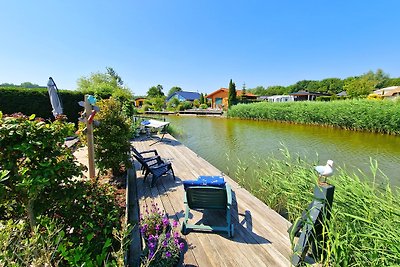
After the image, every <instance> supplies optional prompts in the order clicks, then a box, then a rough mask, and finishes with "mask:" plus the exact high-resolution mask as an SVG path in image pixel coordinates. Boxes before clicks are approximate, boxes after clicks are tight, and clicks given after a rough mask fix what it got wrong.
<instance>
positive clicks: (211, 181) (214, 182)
mask: <svg viewBox="0 0 400 267" xmlns="http://www.w3.org/2000/svg"><path fill="white" fill-rule="evenodd" d="M192 186H214V187H220V188H224V187H225V180H224V177H222V176H199V178H197V180H186V181H183V187H184V189H186V188H188V187H192Z"/></svg>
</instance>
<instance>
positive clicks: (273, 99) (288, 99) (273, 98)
mask: <svg viewBox="0 0 400 267" xmlns="http://www.w3.org/2000/svg"><path fill="white" fill-rule="evenodd" d="M260 99H262V100H267V101H268V102H292V101H294V96H292V95H273V96H260Z"/></svg>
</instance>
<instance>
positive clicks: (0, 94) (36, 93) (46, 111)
mask: <svg viewBox="0 0 400 267" xmlns="http://www.w3.org/2000/svg"><path fill="white" fill-rule="evenodd" d="M58 93H59V96H60V99H61V101H62V104H63V111H64V115H66V116H67V118H68V121H70V122H74V123H77V121H78V117H79V112H81V111H83V108H82V107H81V106H79V105H78V102H79V101H82V100H83V98H84V94H83V93H81V92H78V91H69V90H59V92H58ZM103 97H104V98H108V95H107V96H103ZM0 111H2V112H3V113H4V114H13V113H17V112H21V113H23V114H25V115H31V114H36V116H37V117H42V118H44V119H54V117H53V113H52V112H51V111H52V107H51V104H50V98H49V94H48V92H47V89H41V88H40V89H32V88H19V87H18V88H17V87H2V88H0Z"/></svg>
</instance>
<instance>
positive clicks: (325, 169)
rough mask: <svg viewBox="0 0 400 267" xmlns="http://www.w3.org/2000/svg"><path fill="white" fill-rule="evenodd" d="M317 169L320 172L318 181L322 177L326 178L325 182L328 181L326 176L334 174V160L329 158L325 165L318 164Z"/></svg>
mask: <svg viewBox="0 0 400 267" xmlns="http://www.w3.org/2000/svg"><path fill="white" fill-rule="evenodd" d="M315 170H316V171H317V172H318V174H319V176H318V182H320V179H321V178H322V177H324V178H325V180H324V182H323V183H326V178H327V177H329V176H332V174H333V160H328V161H327V162H326V165H325V166H317V167H315Z"/></svg>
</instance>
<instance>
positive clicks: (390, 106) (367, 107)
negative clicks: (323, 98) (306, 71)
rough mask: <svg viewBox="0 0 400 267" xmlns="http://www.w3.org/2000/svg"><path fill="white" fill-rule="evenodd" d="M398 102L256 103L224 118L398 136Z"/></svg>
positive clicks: (399, 112)
mask: <svg viewBox="0 0 400 267" xmlns="http://www.w3.org/2000/svg"><path fill="white" fill-rule="evenodd" d="M399 107H400V102H399V101H379V100H367V99H360V100H357V99H353V100H344V101H331V102H319V101H298V102H286V103H268V102H260V103H253V104H238V105H236V106H233V107H231V108H230V109H229V111H228V117H235V118H242V119H255V120H270V121H282V122H291V123H302V124H315V125H323V126H332V127H338V128H342V129H347V130H357V131H369V132H376V133H385V134H394V135H398V134H400V108H399Z"/></svg>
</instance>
